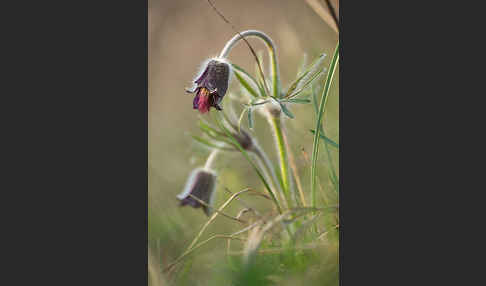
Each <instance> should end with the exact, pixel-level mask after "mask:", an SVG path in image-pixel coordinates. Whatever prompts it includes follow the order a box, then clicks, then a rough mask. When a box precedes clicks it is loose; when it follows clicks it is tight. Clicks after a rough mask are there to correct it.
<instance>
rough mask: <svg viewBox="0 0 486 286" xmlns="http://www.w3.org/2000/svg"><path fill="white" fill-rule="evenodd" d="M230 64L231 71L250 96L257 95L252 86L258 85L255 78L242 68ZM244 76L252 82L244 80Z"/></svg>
mask: <svg viewBox="0 0 486 286" xmlns="http://www.w3.org/2000/svg"><path fill="white" fill-rule="evenodd" d="M232 66H233V72H234V74H235V76H236V79H238V81H239V82H240V84H241V85H242V86H243V87H244V89H245V90H246V91H248V93H249V94H250V95H251V96H253V97H259V94H258V92H257V90H256V89H255V88H254V86H256V87H258V84H257V83H256V81H255V79H254V78H252V77H251V76H250V75H249V74H248V73H247V72H246V71H244V70H243V69H242V68H240V67H238V66H237V65H234V64H232ZM245 77H246V78H247V79H249V80H251V81H252V83H250V82H249V81H248V80H246V79H245ZM252 84H253V86H252Z"/></svg>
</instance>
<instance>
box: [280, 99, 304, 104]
mask: <svg viewBox="0 0 486 286" xmlns="http://www.w3.org/2000/svg"><path fill="white" fill-rule="evenodd" d="M282 102H290V103H299V104H307V103H310V102H311V100H310V99H307V98H291V99H286V100H282Z"/></svg>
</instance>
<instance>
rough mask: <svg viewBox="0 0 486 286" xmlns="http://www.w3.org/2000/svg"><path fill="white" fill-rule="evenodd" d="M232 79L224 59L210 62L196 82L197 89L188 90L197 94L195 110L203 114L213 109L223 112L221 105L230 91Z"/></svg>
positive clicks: (194, 102) (194, 103) (194, 104)
mask: <svg viewBox="0 0 486 286" xmlns="http://www.w3.org/2000/svg"><path fill="white" fill-rule="evenodd" d="M229 77H230V66H229V64H228V63H227V62H226V61H224V60H222V59H212V60H210V61H209V62H208V63H207V64H206V67H205V69H204V71H203V72H202V74H201V75H200V76H199V77H198V78H197V79H196V80H195V81H194V82H195V83H196V87H195V88H194V89H193V90H187V92H189V93H196V96H195V97H194V101H193V108H194V109H198V110H199V112H201V113H206V112H208V111H209V110H210V108H211V107H214V108H216V109H217V110H221V109H222V108H221V106H219V104H220V103H221V101H222V100H223V97H224V95H225V94H226V90H227V89H228V84H229Z"/></svg>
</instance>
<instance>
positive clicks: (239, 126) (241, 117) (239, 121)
mask: <svg viewBox="0 0 486 286" xmlns="http://www.w3.org/2000/svg"><path fill="white" fill-rule="evenodd" d="M247 110H248V107H247V108H245V109H243V110H242V111H241V114H240V118H239V119H238V133H240V132H241V121H242V120H243V115H245V111H247Z"/></svg>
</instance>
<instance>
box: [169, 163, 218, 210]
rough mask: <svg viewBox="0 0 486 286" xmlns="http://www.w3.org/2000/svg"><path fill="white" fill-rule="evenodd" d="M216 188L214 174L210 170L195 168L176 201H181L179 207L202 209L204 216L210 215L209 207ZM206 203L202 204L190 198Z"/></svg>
mask: <svg viewBox="0 0 486 286" xmlns="http://www.w3.org/2000/svg"><path fill="white" fill-rule="evenodd" d="M215 188H216V174H215V173H213V172H212V171H210V170H207V169H203V168H197V169H195V170H194V171H192V173H191V175H190V176H189V179H188V180H187V183H186V186H185V188H184V191H183V192H182V193H180V194H179V195H177V199H179V200H180V201H181V203H180V205H181V206H185V205H190V206H191V207H193V208H201V207H202V208H203V210H204V213H206V215H208V216H209V215H210V209H209V207H208V205H209V206H210V205H211V204H212V198H213V194H214V190H215ZM191 195H192V196H194V197H196V198H198V199H199V200H201V201H203V202H204V203H206V205H204V204H202V203H201V202H199V201H198V200H196V199H194V198H193V197H192V196H191Z"/></svg>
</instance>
